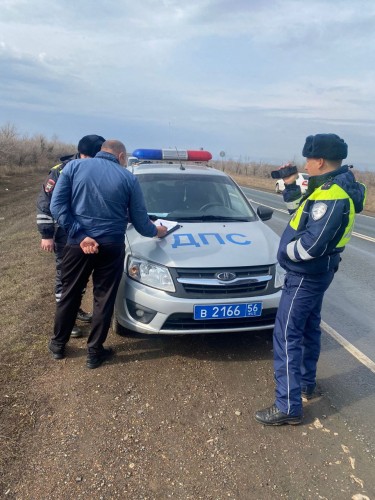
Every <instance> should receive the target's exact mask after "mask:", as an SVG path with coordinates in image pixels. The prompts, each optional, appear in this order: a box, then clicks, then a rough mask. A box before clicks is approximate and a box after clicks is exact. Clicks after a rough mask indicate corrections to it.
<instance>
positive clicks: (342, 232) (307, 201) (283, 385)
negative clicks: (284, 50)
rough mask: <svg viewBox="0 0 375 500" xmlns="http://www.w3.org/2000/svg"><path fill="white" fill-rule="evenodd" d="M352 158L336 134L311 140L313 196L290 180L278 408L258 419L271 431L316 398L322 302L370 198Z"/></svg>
mask: <svg viewBox="0 0 375 500" xmlns="http://www.w3.org/2000/svg"><path fill="white" fill-rule="evenodd" d="M347 153H348V146H347V144H346V143H345V142H344V140H343V139H341V138H340V137H339V136H337V135H336V134H317V135H310V136H308V137H307V138H306V142H305V145H304V147H303V151H302V155H303V156H304V157H305V158H306V165H305V170H306V171H307V173H308V174H309V176H310V177H309V185H308V189H307V191H306V193H305V194H304V195H303V196H301V190H300V187H299V186H297V184H296V182H295V181H296V178H297V175H292V176H290V177H287V178H285V179H284V183H285V191H284V193H283V196H284V201H285V202H286V203H287V207H288V210H289V212H290V213H291V214H292V218H291V220H290V222H289V224H288V226H287V227H286V229H285V231H284V233H283V235H282V237H281V241H280V246H279V251H278V260H279V262H280V265H281V266H282V267H283V268H284V269H285V270H286V276H285V283H284V287H283V291H282V296H281V300H280V304H279V309H278V312H277V317H276V321H275V328H274V333H273V348H274V371H275V382H276V395H275V403H274V404H273V405H272V406H270V407H268V408H265V409H264V410H260V411H258V412H256V414H255V418H256V420H257V421H258V422H260V423H262V424H264V425H282V424H299V423H300V422H301V421H302V416H303V414H302V398H304V399H310V398H311V397H313V395H314V391H315V388H316V368H317V363H318V359H319V354H320V337H321V331H320V321H321V308H322V302H323V296H324V293H325V291H326V290H327V289H328V287H329V285H330V284H331V282H332V279H333V276H334V273H335V272H336V271H337V270H338V267H339V263H340V260H341V254H342V252H343V250H344V248H345V245H346V244H347V243H348V242H349V240H350V237H351V233H352V230H353V224H354V218H355V214H356V213H359V212H361V211H362V209H363V206H364V202H365V198H366V188H365V186H364V185H363V184H361V183H359V182H356V180H355V177H354V175H353V173H352V171H351V170H350V167H349V166H348V165H342V160H343V159H344V158H346V157H347Z"/></svg>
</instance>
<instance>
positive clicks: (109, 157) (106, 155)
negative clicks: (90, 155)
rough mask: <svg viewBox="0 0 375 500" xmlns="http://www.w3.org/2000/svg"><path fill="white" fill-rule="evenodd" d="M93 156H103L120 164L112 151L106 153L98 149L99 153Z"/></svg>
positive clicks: (104, 158)
mask: <svg viewBox="0 0 375 500" xmlns="http://www.w3.org/2000/svg"><path fill="white" fill-rule="evenodd" d="M95 158H103V160H109V161H113V162H114V163H117V164H118V165H120V162H119V161H118V159H117V158H116V156H115V155H113V154H112V153H107V152H106V151H99V153H96V155H95Z"/></svg>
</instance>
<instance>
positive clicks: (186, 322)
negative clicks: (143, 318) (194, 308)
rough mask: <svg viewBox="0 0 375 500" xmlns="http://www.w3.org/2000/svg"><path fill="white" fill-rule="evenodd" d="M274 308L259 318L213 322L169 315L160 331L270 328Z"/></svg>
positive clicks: (272, 324) (272, 321)
mask: <svg viewBox="0 0 375 500" xmlns="http://www.w3.org/2000/svg"><path fill="white" fill-rule="evenodd" d="M276 311H277V309H276V308H273V309H267V310H266V311H264V312H263V313H262V316H259V317H249V318H230V319H218V320H216V319H214V320H206V321H205V320H198V321H197V320H195V319H194V317H193V315H192V314H187V313H176V314H171V316H169V318H168V319H167V321H166V322H165V323H164V325H163V327H162V331H164V332H166V331H168V330H178V331H182V330H212V329H213V328H215V330H225V329H228V328H230V329H231V328H232V329H233V330H237V329H243V328H265V327H266V328H268V327H269V328H272V327H273V326H274V323H275V317H276Z"/></svg>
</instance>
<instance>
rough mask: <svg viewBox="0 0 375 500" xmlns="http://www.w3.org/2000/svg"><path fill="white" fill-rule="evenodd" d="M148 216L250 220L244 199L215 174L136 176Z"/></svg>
mask: <svg viewBox="0 0 375 500" xmlns="http://www.w3.org/2000/svg"><path fill="white" fill-rule="evenodd" d="M137 179H138V180H139V182H140V185H141V188H142V191H143V195H144V198H145V202H146V206H147V210H148V213H149V215H150V216H155V217H163V218H165V219H170V220H176V221H179V222H182V221H202V220H203V221H243V222H248V221H253V220H257V217H256V215H255V213H254V210H253V209H252V207H251V205H250V203H249V202H248V201H247V199H246V197H245V196H244V195H243V193H242V192H241V191H240V189H239V188H238V187H237V185H236V184H235V183H234V182H233V181H232V180H231V179H230V178H229V177H224V176H219V175H195V174H185V175H184V174H179V175H176V174H165V173H163V174H157V173H155V174H139V175H137Z"/></svg>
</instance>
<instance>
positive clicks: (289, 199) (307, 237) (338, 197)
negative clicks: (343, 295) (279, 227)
mask: <svg viewBox="0 0 375 500" xmlns="http://www.w3.org/2000/svg"><path fill="white" fill-rule="evenodd" d="M365 199H366V187H365V186H364V184H361V183H359V182H357V181H356V180H355V177H354V175H353V173H352V172H351V171H350V170H349V167H348V165H344V166H342V167H340V168H338V169H337V170H334V171H333V172H328V173H327V174H323V175H320V176H314V177H310V179H309V188H308V190H307V192H306V193H305V195H304V196H303V197H302V198H301V191H300V188H299V186H296V185H295V184H291V185H289V186H288V185H287V186H286V189H285V191H284V200H285V201H286V203H287V207H288V209H289V211H290V212H291V213H293V215H292V218H291V220H290V222H289V224H288V226H287V227H286V229H285V231H284V233H283V235H282V236H281V241H280V245H279V251H278V260H279V262H280V265H281V266H282V267H283V268H284V269H286V270H287V271H293V272H296V273H299V274H319V273H324V272H326V271H329V270H337V269H338V265H339V262H340V254H341V253H342V252H343V250H344V248H345V245H346V244H347V243H348V242H349V241H350V237H351V233H352V230H353V224H354V218H355V214H356V213H359V212H361V211H362V210H363V206H364V203H365Z"/></svg>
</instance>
